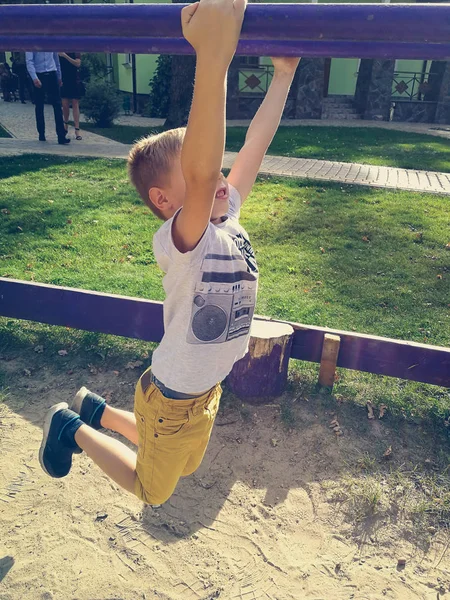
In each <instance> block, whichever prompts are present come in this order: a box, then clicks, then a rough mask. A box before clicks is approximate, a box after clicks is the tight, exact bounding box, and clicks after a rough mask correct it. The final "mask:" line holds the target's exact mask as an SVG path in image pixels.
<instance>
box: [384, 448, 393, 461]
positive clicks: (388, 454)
mask: <svg viewBox="0 0 450 600" xmlns="http://www.w3.org/2000/svg"><path fill="white" fill-rule="evenodd" d="M383 456H384V458H386V459H388V458H391V456H392V446H389V448H388V449H387V450H386V451H385V453H384V454H383Z"/></svg>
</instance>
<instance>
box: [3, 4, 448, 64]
mask: <svg viewBox="0 0 450 600" xmlns="http://www.w3.org/2000/svg"><path fill="white" fill-rule="evenodd" d="M0 10H1V7H0ZM8 43H9V45H8V50H9V51H16V50H21V49H23V48H26V49H27V50H28V51H30V52H31V51H43V52H56V51H59V50H61V48H65V51H66V52H84V51H85V49H86V48H87V47H89V51H90V52H118V51H119V50H118V48H120V52H130V53H135V54H192V48H191V46H190V45H189V44H188V42H186V40H181V39H174V38H161V39H155V38H131V39H129V38H121V37H120V38H118V37H95V38H93V37H89V36H85V37H81V36H77V37H69V38H65V37H63V36H48V37H45V36H17V37H15V38H14V39H13V40H11V41H10V42H8ZM6 46H7V42H5V44H3V43H2V37H1V36H0V49H2V48H6ZM237 54H240V55H242V56H304V57H321V56H323V57H325V58H328V57H330V56H332V57H334V58H373V57H376V58H391V57H393V56H395V57H396V58H403V59H411V60H414V59H417V60H445V59H450V43H448V44H424V43H420V44H402V43H397V42H372V43H367V42H328V43H327V44H321V43H320V42H316V41H314V42H311V41H308V40H306V41H299V42H295V43H293V42H289V41H288V42H284V41H280V40H275V41H272V42H267V41H260V40H248V41H247V40H241V41H240V42H239V45H238V48H237Z"/></svg>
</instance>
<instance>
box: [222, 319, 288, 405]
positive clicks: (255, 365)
mask: <svg viewBox="0 0 450 600" xmlns="http://www.w3.org/2000/svg"><path fill="white" fill-rule="evenodd" d="M293 337H294V329H293V328H292V327H291V325H288V324H286V323H277V322H275V321H256V320H255V321H253V323H252V328H251V332H250V343H249V348H248V353H247V354H246V355H245V356H244V358H242V359H241V360H238V361H237V362H236V363H235V364H234V367H233V369H232V371H231V373H230V374H229V375H228V378H227V385H228V387H229V388H230V389H231V391H232V392H233V393H234V394H236V396H239V398H245V399H246V400H249V401H252V400H253V403H255V404H257V403H263V402H264V401H265V400H266V399H267V398H273V397H274V396H280V395H281V394H282V393H283V392H284V390H285V389H286V382H287V370H288V364H289V357H290V354H291V346H292V340H293ZM251 399H252V400H251Z"/></svg>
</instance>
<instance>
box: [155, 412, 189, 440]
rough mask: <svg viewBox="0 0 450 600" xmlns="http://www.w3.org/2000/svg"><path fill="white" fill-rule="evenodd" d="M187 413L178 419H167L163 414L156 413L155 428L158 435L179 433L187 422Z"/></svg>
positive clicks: (168, 435)
mask: <svg viewBox="0 0 450 600" xmlns="http://www.w3.org/2000/svg"><path fill="white" fill-rule="evenodd" d="M188 422H189V415H187V414H186V416H184V417H182V418H179V419H169V418H167V417H165V416H164V415H158V417H157V418H156V423H155V430H156V432H157V434H158V435H161V436H164V437H170V436H174V435H177V434H178V433H180V432H181V431H182V430H183V429H184V428H185V427H186V425H187V424H188Z"/></svg>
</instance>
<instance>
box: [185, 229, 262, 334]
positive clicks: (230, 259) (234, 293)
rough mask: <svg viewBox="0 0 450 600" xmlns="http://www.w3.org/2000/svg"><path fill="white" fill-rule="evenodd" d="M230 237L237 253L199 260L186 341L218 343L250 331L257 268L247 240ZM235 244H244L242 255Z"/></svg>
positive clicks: (242, 245) (239, 236)
mask: <svg viewBox="0 0 450 600" xmlns="http://www.w3.org/2000/svg"><path fill="white" fill-rule="evenodd" d="M232 237H233V240H234V241H235V243H236V246H237V247H238V248H239V250H240V252H239V253H237V252H236V253H234V252H233V254H231V255H230V254H224V255H222V254H207V255H206V256H205V258H204V259H203V263H202V280H201V281H200V282H198V283H197V284H196V285H195V289H194V298H193V306H192V314H191V322H190V324H189V329H188V333H187V338H186V341H187V342H188V343H189V344H207V343H215V344H219V343H223V342H227V341H229V340H233V339H236V338H238V337H240V336H243V335H248V333H249V332H250V326H251V323H252V318H253V313H254V310H255V303H256V290H257V285H258V278H257V275H256V273H257V272H258V269H257V267H256V261H255V256H254V254H253V249H252V247H251V245H250V242H249V241H248V240H246V238H245V237H244V236H242V235H241V234H238V235H237V236H234V235H233V236H232ZM236 238H238V239H239V243H238V242H237V241H236ZM245 242H247V244H245ZM239 246H241V247H242V248H244V246H245V247H246V251H245V254H244V252H243V251H242V249H241V247H239ZM247 257H249V260H250V261H251V258H252V257H253V261H252V262H250V263H249V261H248V260H247Z"/></svg>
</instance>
